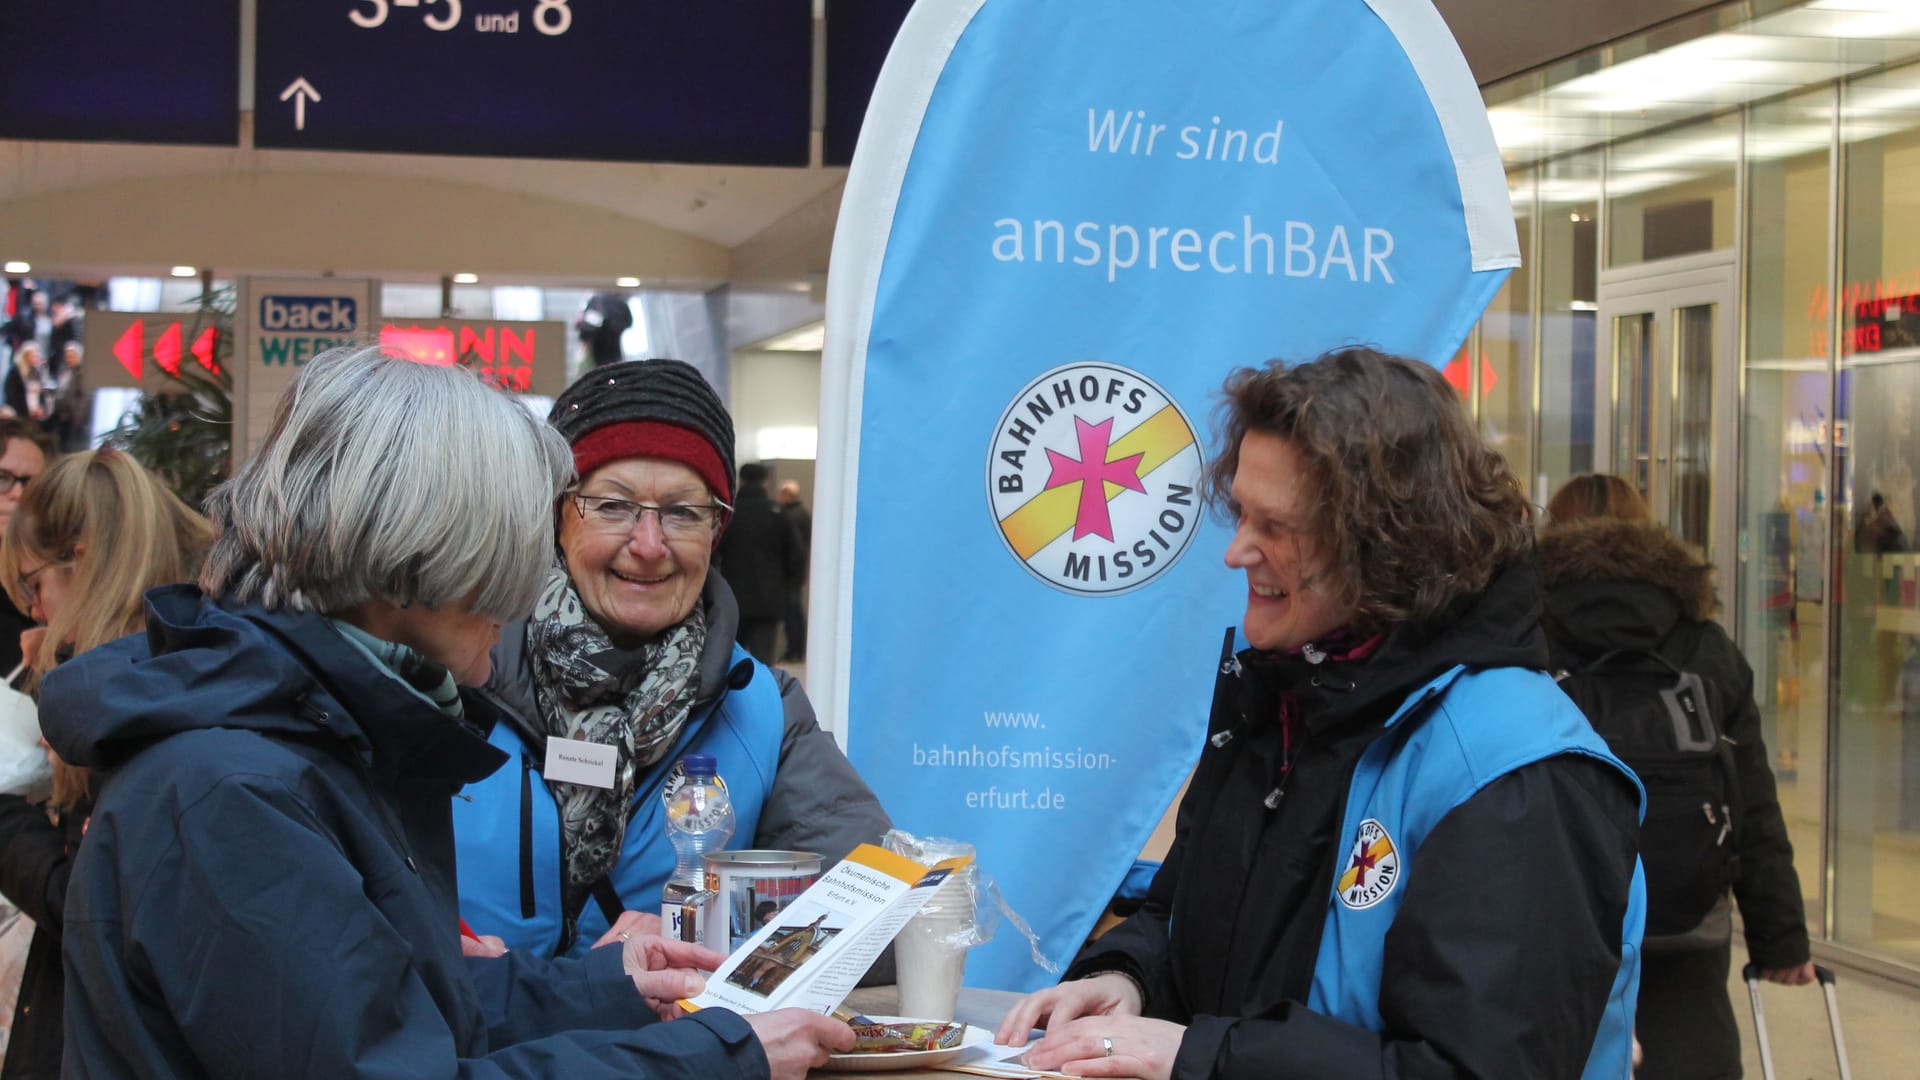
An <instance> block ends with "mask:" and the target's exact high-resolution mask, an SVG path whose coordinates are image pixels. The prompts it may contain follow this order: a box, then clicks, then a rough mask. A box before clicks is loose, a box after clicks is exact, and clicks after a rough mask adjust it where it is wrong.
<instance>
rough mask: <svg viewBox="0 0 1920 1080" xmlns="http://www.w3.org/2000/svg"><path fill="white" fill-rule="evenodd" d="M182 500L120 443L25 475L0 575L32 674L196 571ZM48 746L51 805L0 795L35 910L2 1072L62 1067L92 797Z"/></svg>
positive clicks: (3, 848)
mask: <svg viewBox="0 0 1920 1080" xmlns="http://www.w3.org/2000/svg"><path fill="white" fill-rule="evenodd" d="M212 535H213V531H212V527H211V526H210V525H209V524H208V523H207V519H206V518H204V517H202V516H200V515H199V514H197V513H195V512H194V511H193V510H191V509H189V508H188V507H187V505H186V504H185V503H183V502H181V501H180V500H179V499H178V498H176V497H175V496H174V494H173V493H172V492H170V491H168V490H167V489H166V488H165V487H164V486H162V485H161V484H160V482H159V481H158V480H156V479H154V477H153V475H152V474H150V473H148V472H147V471H146V470H145V469H143V468H141V467H140V464H139V463H138V462H136V461H134V460H133V459H132V458H130V457H128V456H127V455H126V454H124V453H122V452H120V451H118V450H96V451H90V452H87V453H82V454H75V455H73V456H71V457H67V458H64V459H62V460H61V461H59V462H58V463H57V464H55V465H53V466H52V467H51V468H49V469H48V470H47V471H46V473H45V474H44V475H42V476H40V477H39V478H37V479H36V480H35V481H33V482H32V483H30V484H28V485H27V488H26V491H25V493H24V495H23V496H22V497H21V499H20V502H19V505H18V506H17V507H16V508H15V510H14V512H13V516H12V518H11V520H9V521H8V523H7V527H6V534H5V539H4V542H0V584H4V586H5V588H6V591H7V594H8V596H10V597H11V598H12V599H13V602H14V603H15V604H17V605H18V606H19V607H20V609H21V610H22V611H25V612H27V613H28V614H29V615H31V616H32V617H33V619H34V621H35V622H36V623H38V624H39V625H38V626H36V627H35V628H34V629H31V630H28V631H27V632H26V633H24V634H22V635H21V649H22V651H23V653H24V654H25V657H26V660H27V663H28V666H29V667H30V668H31V670H32V672H33V673H34V676H35V681H37V680H38V676H40V675H43V674H45V673H46V672H48V671H50V670H52V669H53V667H54V665H56V664H58V663H60V662H62V661H63V660H65V659H67V658H68V657H70V656H73V655H75V654H76V653H82V652H85V651H87V650H88V649H91V648H94V647H95V646H98V645H103V644H105V643H107V642H109V641H112V640H113V639H115V638H118V637H123V636H125V635H127V634H130V633H133V632H135V631H137V630H139V629H140V627H141V624H142V618H141V595H142V594H144V593H145V592H146V591H147V590H148V589H151V588H153V587H155V586H157V585H165V584H168V583H171V582H176V581H189V580H192V578H193V576H194V574H195V573H196V572H197V571H198V568H199V564H200V557H201V555H202V554H203V553H204V552H205V551H206V549H207V545H208V543H209V542H210V541H211V540H212ZM49 757H50V758H52V761H53V767H54V773H53V798H52V799H51V800H50V801H49V802H48V803H47V804H46V805H44V806H43V805H39V804H35V803H29V802H27V801H26V800H25V799H22V798H21V797H19V796H17V795H0V892H4V893H5V894H6V897H7V899H9V900H11V901H12V902H13V903H14V904H16V905H18V906H19V908H20V910H22V911H24V912H26V914H27V915H28V916H29V917H30V918H32V919H33V921H34V924H35V927H36V929H35V931H34V935H33V944H32V946H31V947H30V949H29V950H28V953H27V966H26V971H25V973H24V974H23V976H22V978H21V983H20V1003H19V1008H18V1009H17V1011H16V1013H15V1021H14V1026H13V1035H12V1040H11V1042H10V1044H9V1045H8V1048H7V1056H6V1062H5V1065H4V1066H0V1077H3V1078H6V1080H13V1078H15V1077H57V1076H59V1075H60V1057H61V1054H60V1050H61V1041H62V1015H63V1012H62V1000H61V999H62V997H63V996H64V993H65V987H64V979H63V978H62V975H61V961H60V935H61V926H62V923H63V921H64V920H63V918H62V915H63V909H64V907H65V900H66V889H67V876H68V872H69V870H70V869H71V867H72V864H73V855H74V851H75V850H76V848H77V847H78V845H79V843H80V836H81V834H82V832H83V831H84V829H85V827H86V820H87V815H88V813H89V812H90V810H91V807H92V800H91V794H90V791H89V786H88V776H87V772H86V770H84V769H79V768H75V767H73V766H71V765H68V764H66V763H65V762H63V761H61V760H59V758H58V757H57V756H54V755H52V754H51V752H49Z"/></svg>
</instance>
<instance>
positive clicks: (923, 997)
mask: <svg viewBox="0 0 1920 1080" xmlns="http://www.w3.org/2000/svg"><path fill="white" fill-rule="evenodd" d="M972 926H973V905H972V900H971V898H970V897H969V896H968V895H967V892H966V889H965V887H964V885H963V883H960V882H955V883H953V885H948V886H943V887H942V888H941V889H940V891H939V892H938V893H935V894H934V896H933V897H932V898H931V899H929V900H928V902H927V906H926V908H924V909H922V911H921V913H920V914H918V915H915V916H914V917H913V918H911V919H908V920H907V924H906V925H905V926H903V927H901V928H900V933H899V935H898V936H896V937H895V938H894V939H893V959H894V971H895V982H896V985H897V986H898V988H899V991H900V1015H901V1016H910V1017H912V1018H914V1019H916V1020H951V1019H953V1013H954V1008H955V1007H956V1006H957V1005H958V1003H959V999H960V982H961V980H962V979H963V978H965V976H966V973H967V950H966V946H965V945H957V944H954V942H955V940H956V939H961V940H964V937H965V935H966V933H967V932H968V931H969V930H970V929H971V928H972Z"/></svg>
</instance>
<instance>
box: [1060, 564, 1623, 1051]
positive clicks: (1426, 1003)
mask: <svg viewBox="0 0 1920 1080" xmlns="http://www.w3.org/2000/svg"><path fill="white" fill-rule="evenodd" d="M1539 615H1540V596H1539V579H1538V577H1537V575H1536V573H1535V571H1534V568H1533V566H1532V564H1531V562H1530V561H1529V562H1527V563H1522V564H1520V565H1516V566H1514V567H1512V568H1510V569H1509V570H1507V571H1506V572H1505V573H1503V574H1502V575H1501V576H1500V577H1498V578H1497V579H1496V580H1495V581H1494V582H1493V584H1492V585H1491V586H1489V588H1488V589H1487V591H1486V592H1484V593H1482V594H1480V595H1479V596H1477V597H1474V598H1473V599H1472V600H1471V601H1470V602H1469V603H1468V604H1467V606H1466V607H1465V609H1464V610H1463V611H1462V612H1460V613H1459V614H1458V616H1457V617H1456V618H1452V619H1447V620H1442V621H1437V622H1436V623H1433V624H1429V625H1425V626H1416V625H1403V626H1400V627H1398V628H1396V629H1395V630H1394V631H1393V632H1392V633H1391V634H1389V635H1388V636H1387V638H1386V640H1385V641H1384V642H1383V643H1382V644H1381V645H1380V646H1379V648H1378V650H1377V651H1376V652H1374V653H1373V654H1372V655H1370V656H1368V657H1366V658H1364V659H1357V660H1351V661H1347V662H1340V661H1338V660H1337V659H1335V660H1328V661H1327V662H1326V663H1324V664H1320V665H1314V664H1310V663H1308V662H1307V661H1306V660H1305V659H1303V658H1302V657H1299V656H1285V657H1273V656H1268V655H1263V654H1260V653H1255V652H1252V651H1248V652H1243V653H1241V654H1240V655H1239V656H1238V658H1237V660H1238V663H1237V664H1235V663H1233V662H1231V661H1232V659H1233V658H1228V662H1226V663H1223V666H1222V673H1221V675H1220V678H1219V681H1218V684H1217V686H1216V688H1215V692H1214V703H1213V716H1212V719H1211V722H1210V736H1213V737H1217V736H1218V735H1219V734H1220V733H1222V732H1231V733H1233V736H1234V737H1232V738H1231V739H1227V740H1224V745H1216V743H1215V739H1214V738H1212V737H1210V739H1209V742H1208V744H1207V745H1206V746H1205V747H1204V748H1203V750H1202V752H1201V755H1200V763H1199V765H1198V767H1197V768H1196V770H1195V772H1194V776H1193V782H1192V783H1191V784H1190V785H1189V787H1188V791H1187V796H1186V799H1185V800H1184V801H1183V802H1182V803H1181V806H1180V812H1179V817H1178V821H1177V825H1176V833H1175V838H1174V843H1173V847H1172V850H1171V851H1170V852H1169V854H1168V856H1167V860H1166V862H1165V864H1164V865H1163V866H1162V867H1161V870H1160V872H1159V874H1158V875H1157V876H1156V877H1155V878H1154V882H1153V886H1152V889H1151V890H1150V892H1149V895H1148V898H1147V901H1146V903H1145V905H1144V906H1143V907H1142V908H1141V910H1140V911H1139V912H1138V913H1136V914H1135V915H1134V916H1132V917H1131V918H1129V919H1128V920H1127V921H1126V922H1124V923H1122V924H1121V925H1120V926H1119V927H1117V928H1115V929H1114V930H1112V931H1110V932H1109V933H1108V934H1107V935H1106V936H1105V937H1102V938H1101V939H1099V940H1098V941H1096V942H1094V943H1093V944H1092V945H1090V946H1089V947H1088V949H1087V951H1086V952H1085V953H1083V954H1082V956H1081V957H1080V959H1079V960H1078V961H1076V963H1075V964H1074V966H1073V967H1072V968H1071V969H1069V971H1068V978H1080V977H1084V976H1086V975H1090V974H1094V973H1096V972H1100V971H1107V970H1120V971H1124V972H1126V973H1128V974H1130V975H1132V976H1133V977H1134V978H1136V979H1138V980H1140V982H1141V983H1142V985H1143V987H1144V988H1145V991H1146V1011H1147V1015H1148V1016H1151V1017H1158V1018H1161V1019H1166V1020H1172V1021H1174V1022H1177V1023H1181V1024H1185V1025H1187V1032H1186V1036H1185V1038H1184V1039H1183V1040H1182V1042H1181V1045H1180V1051H1179V1054H1178V1056H1177V1057H1176V1058H1175V1061H1174V1068H1173V1076H1174V1077H1175V1078H1176V1080H1199V1078H1202V1077H1223V1078H1242V1077H1244V1078H1248V1080H1253V1078H1268V1077H1281V1076H1302V1077H1323V1076H1324V1077H1333V1076H1340V1077H1347V1076H1354V1077H1359V1076H1366V1077H1387V1076H1393V1077H1498V1078H1500V1080H1509V1078H1512V1077H1519V1076H1527V1077H1577V1076H1579V1075H1580V1073H1581V1070H1582V1069H1583V1068H1584V1066H1585V1064H1586V1061H1587V1057H1588V1052H1589V1051H1590V1049H1591V1048H1592V1045H1593V1040H1594V1036H1595V1034H1596V1032H1597V1031H1598V1029H1599V1024H1600V1019H1601V1014H1602V1012H1603V1011H1604V1009H1605V1007H1606V1004H1607V996H1608V992H1609V989H1610V987H1611V984H1612V980H1613V977H1614V974H1615V973H1616V972H1617V970H1618V968H1619V964H1620V936H1621V924H1622V919H1623V916H1624V914H1625V911H1626V905H1627V898H1628V893H1629V890H1630V887H1631V885H1632V880H1633V871H1634V866H1635V861H1636V858H1637V847H1636V840H1637V836H1636V834H1637V833H1638V813H1639V797H1638V793H1637V792H1636V791H1635V790H1634V788H1633V787H1632V785H1631V784H1629V783H1628V782H1627V781H1626V780H1625V778H1623V777H1622V776H1621V775H1620V773H1619V772H1618V771H1617V770H1615V769H1614V768H1612V767H1611V766H1608V765H1604V764H1601V763H1600V762H1597V761H1594V760H1591V759H1587V758H1583V757H1578V756H1572V755H1568V756H1561V757H1555V758H1550V759H1548V760H1546V761H1542V762H1538V763H1536V764H1533V765H1529V766H1525V767H1523V768H1520V769H1517V770H1515V771H1514V772H1512V773H1509V774H1507V775H1506V776H1504V777H1502V778H1501V779H1499V780H1497V781H1495V782H1493V783H1492V784H1489V785H1488V786H1487V787H1486V788H1484V789H1482V790H1481V791H1480V792H1479V793H1478V794H1476V795H1474V796H1473V797H1472V798H1471V799H1469V800H1467V801H1466V802H1465V803H1462V804H1461V805H1460V806H1458V807H1456V808H1455V809H1454V810H1453V811H1452V812H1451V813H1450V814H1448V815H1447V817H1446V818H1444V819H1443V820H1442V822H1441V823H1440V825H1439V826H1438V827H1436V828H1435V829H1434V831H1433V832H1432V833H1431V835H1429V836H1428V838H1427V840H1426V842H1425V844H1424V845H1422V847H1421V848H1420V850H1419V851H1418V852H1415V853H1411V858H1412V860H1413V861H1412V865H1413V866H1416V867H1417V869H1412V870H1410V872H1409V874H1408V877H1407V879H1406V881H1407V885H1406V888H1407V894H1406V897H1405V899H1404V900H1403V902H1402V905H1401V908H1400V911H1399V914H1398V915H1397V916H1396V917H1395V919H1394V922H1393V927H1392V929H1391V930H1390V931H1389V933H1388V936H1387V940H1386V949H1385V955H1384V957H1383V961H1382V977H1381V980H1380V984H1381V994H1380V1013H1381V1017H1382V1020H1383V1022H1384V1025H1385V1030H1384V1031H1380V1032H1375V1031H1370V1030H1367V1029H1364V1028H1361V1027H1357V1026H1354V1025H1351V1024H1348V1023H1345V1022H1343V1021H1339V1020H1335V1019H1332V1018H1330V1017H1327V1016H1323V1015H1321V1014H1318V1013H1314V1012H1312V1011H1310V1010H1308V1009H1307V1008H1306V1006H1305V1004H1304V1003H1305V1002H1306V1001H1307V998H1308V994H1309V990H1310V988H1311V985H1312V979H1313V971H1314V965H1315V962H1316V960H1317V958H1318V956H1319V950H1320V936H1321V932H1322V929H1323V928H1324V926H1325V922H1326V914H1327V909H1328V906H1329V905H1330V904H1331V903H1332V902H1333V900H1332V895H1333V874H1334V871H1335V865H1336V863H1337V861H1338V860H1340V858H1341V857H1342V856H1343V855H1344V854H1345V852H1346V846H1345V844H1343V843H1342V842H1341V839H1340V838H1339V837H1336V836H1335V833H1336V831H1337V830H1338V829H1339V823H1340V815H1341V813H1342V811H1343V810H1344V808H1345V801H1346V795H1347V785H1348V783H1349V782H1350V781H1351V780H1352V777H1353V772H1354V767H1355V765H1356V763H1357V762H1358V760H1359V758H1360V755H1361V753H1362V752H1363V751H1364V750H1365V749H1366V747H1367V746H1368V745H1369V744H1370V743H1371V742H1372V741H1373V740H1374V739H1375V738H1378V737H1380V736H1381V733H1382V730H1383V728H1382V725H1383V724H1384V723H1385V721H1386V719H1387V718H1388V716H1389V715H1391V714H1392V712H1393V711H1394V710H1395V709H1396V708H1397V707H1398V706H1399V705H1400V704H1401V703H1402V702H1403V701H1404V700H1405V699H1406V698H1407V697H1408V696H1409V695H1410V694H1411V693H1413V692H1414V691H1415V690H1417V689H1418V688H1419V687H1420V686H1422V685H1424V684H1425V683H1426V682H1428V681H1430V680H1431V679H1433V678H1434V677H1436V676H1438V675H1440V674H1442V673H1443V672H1445V671H1447V670H1449V669H1451V668H1452V667H1454V666H1455V665H1458V664H1466V665H1469V666H1473V667H1501V666H1518V667H1526V668H1532V669H1536V670H1539V669H1544V668H1545V666H1546V662H1547V650H1546V642H1545V640H1544V638H1543V637H1542V635H1541V633H1540V629H1539ZM1283 695H1289V696H1291V697H1292V699H1293V702H1294V705H1295V716H1296V717H1297V718H1298V719H1297V720H1296V721H1295V730H1294V731H1293V733H1292V737H1291V750H1290V751H1289V749H1288V741H1289V740H1288V739H1287V738H1286V737H1285V735H1284V734H1283V732H1282V731H1281V726H1280V724H1279V722H1278V720H1277V715H1278V713H1279V711H1280V699H1281V697H1282V696H1283ZM1423 720H1424V715H1423V714H1422V713H1421V712H1420V710H1418V709H1416V710H1415V711H1414V712H1413V713H1411V714H1409V715H1408V716H1407V717H1406V718H1405V719H1403V720H1402V721H1401V725H1402V726H1409V725H1415V724H1418V723H1421V722H1423ZM1409 730H1411V728H1410V727H1409ZM1276 789H1278V790H1280V791H1281V792H1282V793H1283V794H1281V795H1280V796H1279V797H1278V798H1277V799H1275V800H1273V801H1274V802H1275V803H1276V806H1275V807H1274V808H1273V809H1269V808H1268V806H1267V802H1268V800H1269V798H1270V793H1272V792H1274V791H1275V790H1276ZM1542 913H1551V917H1542Z"/></svg>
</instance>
